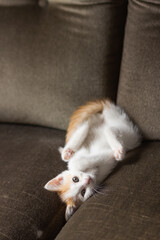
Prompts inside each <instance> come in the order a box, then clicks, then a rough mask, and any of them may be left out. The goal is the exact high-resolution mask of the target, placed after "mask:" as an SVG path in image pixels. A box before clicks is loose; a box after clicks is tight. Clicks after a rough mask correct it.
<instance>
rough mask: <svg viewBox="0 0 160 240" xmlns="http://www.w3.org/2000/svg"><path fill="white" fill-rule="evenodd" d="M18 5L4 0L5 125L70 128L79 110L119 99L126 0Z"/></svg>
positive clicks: (0, 115)
mask: <svg viewBox="0 0 160 240" xmlns="http://www.w3.org/2000/svg"><path fill="white" fill-rule="evenodd" d="M4 2H5V3H6V4H4ZM13 2H14V1H10V0H0V121H2V122H17V123H30V124H38V125H44V126H50V127H56V128H61V129H65V128H66V127H67V124H68V121H69V117H70V115H71V113H72V112H73V111H74V110H75V109H76V107H77V106H79V105H81V104H84V102H86V101H88V100H92V99H95V98H101V97H104V96H108V97H110V98H111V99H115V97H116V90H117V84H118V76H119V68H120V60H121V50H122V42H123V31H124V24H125V17H126V5H127V3H126V0H116V1H111V0H100V1H99V0H91V1H89V0H88V1H87V0H79V1H77V0H63V1H62V0H60V1H56V0H50V1H48V5H46V7H44V8H40V7H38V4H40V5H41V6H43V4H42V1H34V0H33V1H30V0H28V1H27V0H22V2H21V3H23V4H20V1H18V0H16V1H15V2H14V4H13ZM9 3H10V4H11V6H10V7H4V5H5V6H6V5H7V6H8V5H9ZM15 3H16V4H15ZM27 3H29V4H28V5H27ZM34 3H35V4H34ZM13 5H14V6H13ZM15 5H16V6H15ZM44 5H45V4H44Z"/></svg>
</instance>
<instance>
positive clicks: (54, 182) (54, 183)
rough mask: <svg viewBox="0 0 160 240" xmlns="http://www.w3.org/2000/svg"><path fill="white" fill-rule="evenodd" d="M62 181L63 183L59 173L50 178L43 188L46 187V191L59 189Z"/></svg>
mask: <svg viewBox="0 0 160 240" xmlns="http://www.w3.org/2000/svg"><path fill="white" fill-rule="evenodd" d="M62 183H63V176H62V175H61V174H60V175H58V176H57V177H55V178H53V179H51V180H50V181H49V182H47V183H46V185H45V186H44V188H45V189H47V190H48V191H53V192H55V191H58V190H59V188H60V186H61V185H62Z"/></svg>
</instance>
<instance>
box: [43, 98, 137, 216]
mask: <svg viewBox="0 0 160 240" xmlns="http://www.w3.org/2000/svg"><path fill="white" fill-rule="evenodd" d="M140 143H141V135H140V133H139V130H138V128H137V126H135V125H134V124H133V123H132V121H131V120H130V119H129V117H128V116H127V114H126V113H125V112H124V111H123V110H122V109H121V108H120V107H118V106H116V105H115V104H113V103H112V102H110V101H108V100H99V101H94V102H89V103H87V104H86V105H84V106H82V107H80V108H78V109H77V110H76V111H75V113H74V114H73V115H72V117H71V120H70V124H69V127H68V130H67V135H66V144H65V147H64V148H60V149H59V151H60V153H61V157H62V160H63V161H65V162H67V163H68V170H66V171H64V172H62V173H61V174H59V175H58V176H57V177H56V178H54V179H52V180H50V181H49V182H48V183H47V184H46V185H45V188H46V189H47V190H50V191H56V192H58V194H59V196H60V198H61V199H62V201H63V202H65V203H66V205H67V207H66V220H68V219H69V218H70V216H71V215H72V214H73V213H74V211H75V210H76V208H78V207H79V206H80V205H81V204H82V203H83V202H84V201H86V200H87V199H88V198H89V197H90V196H91V195H93V193H94V191H95V189H96V187H97V186H98V185H99V184H100V183H101V182H102V181H103V180H104V179H105V178H106V177H107V175H108V174H109V173H110V172H111V171H112V169H113V168H114V167H115V165H116V163H117V162H118V161H121V160H123V159H124V157H125V153H126V152H127V151H129V150H132V149H134V148H136V147H137V146H139V145H140Z"/></svg>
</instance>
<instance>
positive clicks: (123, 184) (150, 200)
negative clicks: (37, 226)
mask: <svg viewBox="0 0 160 240" xmlns="http://www.w3.org/2000/svg"><path fill="white" fill-rule="evenodd" d="M159 149H160V142H148V143H147V142H146V143H143V144H142V146H141V147H140V148H138V149H137V150H134V151H132V152H130V153H128V155H127V158H126V161H125V162H122V163H121V164H119V166H118V167H117V168H116V169H115V171H114V172H113V173H112V174H111V175H110V176H109V177H108V179H107V180H106V181H105V183H104V188H103V190H102V191H101V193H99V194H96V195H95V196H93V197H91V198H90V199H89V200H88V201H86V202H85V203H84V204H83V205H82V206H81V207H80V208H79V209H78V210H77V212H76V213H75V214H74V215H73V216H72V217H71V218H70V220H69V221H68V222H67V224H66V225H65V226H64V228H63V229H62V231H61V232H60V233H59V234H58V236H57V237H56V240H66V239H67V240H73V239H79V240H81V239H82V240H87V239H92V240H102V239H104V240H111V239H112V240H122V239H123V240H128V239H129V240H137V239H139V240H140V239H141V240H142V239H143V240H150V239H152V240H157V239H160V231H159V223H160V204H159V200H160V191H159V186H160V174H159V173H160V162H159V159H160V151H159Z"/></svg>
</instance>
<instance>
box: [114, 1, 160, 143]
mask: <svg viewBox="0 0 160 240" xmlns="http://www.w3.org/2000/svg"><path fill="white" fill-rule="evenodd" d="M159 19H160V1H159V0H143V1H141V0H130V1H129V7H128V17H127V24H126V30H125V40H124V47H123V49H124V50H123V58H122V65H121V74H120V84H119V91H118V104H119V105H120V106H122V107H123V108H124V109H125V110H126V111H127V112H128V114H129V115H130V116H132V118H133V119H134V120H135V122H136V123H137V124H138V125H139V126H140V128H141V130H142V133H143V135H144V136H145V138H147V139H154V140H156V139H160V124H159V119H160V104H159V90H160V70H159V66H160V40H159V39H160V21H159Z"/></svg>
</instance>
